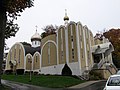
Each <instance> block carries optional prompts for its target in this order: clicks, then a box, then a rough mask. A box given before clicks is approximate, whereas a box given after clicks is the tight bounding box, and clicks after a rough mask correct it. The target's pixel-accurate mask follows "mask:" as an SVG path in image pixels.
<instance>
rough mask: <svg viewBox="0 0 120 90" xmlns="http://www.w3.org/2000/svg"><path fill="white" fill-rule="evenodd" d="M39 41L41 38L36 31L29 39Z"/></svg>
mask: <svg viewBox="0 0 120 90" xmlns="http://www.w3.org/2000/svg"><path fill="white" fill-rule="evenodd" d="M35 40H37V41H41V36H40V34H39V33H37V30H36V33H35V34H34V35H33V36H32V37H31V41H35Z"/></svg>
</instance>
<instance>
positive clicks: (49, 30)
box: [41, 25, 58, 38]
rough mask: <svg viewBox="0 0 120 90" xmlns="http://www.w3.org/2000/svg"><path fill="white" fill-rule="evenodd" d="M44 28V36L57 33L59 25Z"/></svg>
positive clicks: (42, 35)
mask: <svg viewBox="0 0 120 90" xmlns="http://www.w3.org/2000/svg"><path fill="white" fill-rule="evenodd" d="M42 29H43V30H44V32H43V33H42V34H41V37H42V38H44V37H46V36H48V35H51V34H56V30H57V29H58V26H56V25H55V26H53V25H47V26H45V27H44V28H42Z"/></svg>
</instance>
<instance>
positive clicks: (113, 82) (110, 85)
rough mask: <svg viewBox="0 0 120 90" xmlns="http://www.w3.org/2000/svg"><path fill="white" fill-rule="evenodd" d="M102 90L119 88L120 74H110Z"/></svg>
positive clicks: (117, 89)
mask: <svg viewBox="0 0 120 90" xmlns="http://www.w3.org/2000/svg"><path fill="white" fill-rule="evenodd" d="M104 90H120V74H119V75H118V74H116V75H111V76H110V77H109V78H108V80H107V82H106V85H105V88H104Z"/></svg>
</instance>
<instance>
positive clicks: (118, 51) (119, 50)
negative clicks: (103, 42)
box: [103, 29, 120, 68]
mask: <svg viewBox="0 0 120 90" xmlns="http://www.w3.org/2000/svg"><path fill="white" fill-rule="evenodd" d="M103 35H104V36H105V37H106V38H108V39H109V41H110V42H111V43H112V44H113V46H114V52H113V53H112V54H113V62H114V64H115V65H116V66H117V67H118V68H120V29H110V30H109V31H107V32H104V33H103Z"/></svg>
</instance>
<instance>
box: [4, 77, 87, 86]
mask: <svg viewBox="0 0 120 90" xmlns="http://www.w3.org/2000/svg"><path fill="white" fill-rule="evenodd" d="M2 79H4V80H10V81H15V82H20V83H26V84H32V85H37V86H41V87H51V88H65V87H69V86H73V85H76V84H79V83H83V82H85V81H81V80H79V79H76V78H73V77H69V76H53V75H48V76H47V75H32V81H31V82H29V75H2Z"/></svg>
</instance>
